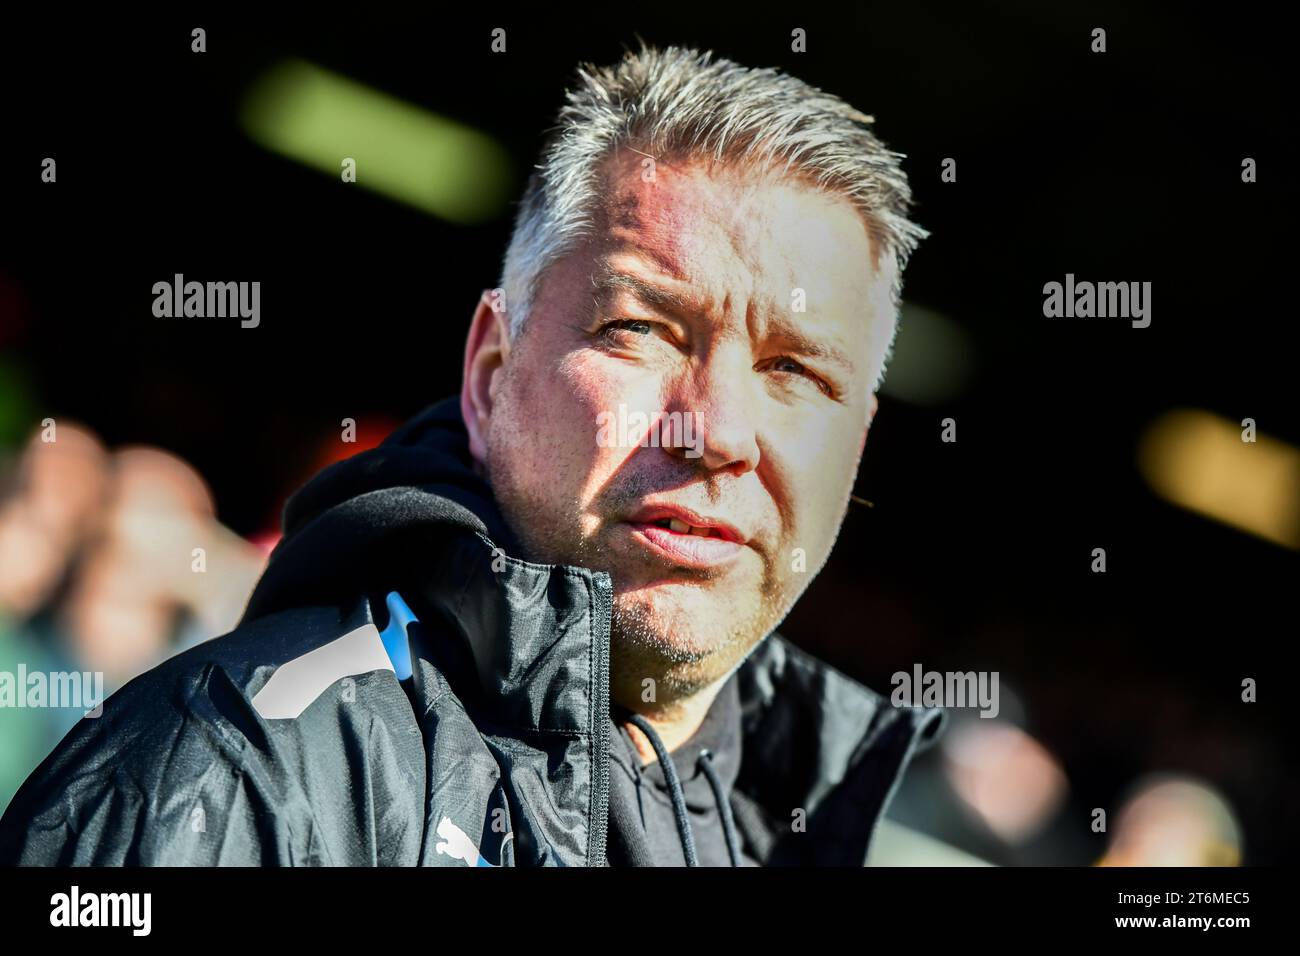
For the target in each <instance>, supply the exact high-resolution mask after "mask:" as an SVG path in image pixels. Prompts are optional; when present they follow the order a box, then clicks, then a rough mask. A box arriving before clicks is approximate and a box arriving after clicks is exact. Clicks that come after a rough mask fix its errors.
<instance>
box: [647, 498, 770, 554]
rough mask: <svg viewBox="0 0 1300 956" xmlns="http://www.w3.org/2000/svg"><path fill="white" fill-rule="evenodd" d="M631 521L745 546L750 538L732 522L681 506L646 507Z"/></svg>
mask: <svg viewBox="0 0 1300 956" xmlns="http://www.w3.org/2000/svg"><path fill="white" fill-rule="evenodd" d="M629 521H630V522H631V523H632V524H646V525H653V526H655V527H658V528H663V529H665V530H667V531H671V532H672V533H674V534H689V535H691V536H693V537H697V538H721V539H722V540H724V541H730V542H733V543H735V544H744V543H745V541H746V540H748V536H747V535H745V534H742V533H741V532H740V530H739V529H738V528H737V527H736V526H735V525H733V524H731V523H730V522H727V521H723V520H721V519H719V518H711V517H707V516H705V515H701V514H697V513H696V512H694V511H691V510H690V509H689V508H684V507H682V506H681V505H671V504H651V505H645V506H643V507H642V508H641V509H640V510H639V511H637V512H636V513H635V514H634V515H632V517H631V518H630V519H629Z"/></svg>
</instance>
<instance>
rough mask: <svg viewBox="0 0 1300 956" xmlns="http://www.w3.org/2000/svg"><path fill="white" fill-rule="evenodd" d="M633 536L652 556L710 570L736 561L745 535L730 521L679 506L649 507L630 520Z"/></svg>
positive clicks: (743, 545)
mask: <svg viewBox="0 0 1300 956" xmlns="http://www.w3.org/2000/svg"><path fill="white" fill-rule="evenodd" d="M627 525H628V527H630V528H631V529H632V537H633V539H634V540H635V541H636V543H638V544H640V545H641V546H642V547H644V548H645V549H646V550H647V551H649V552H650V553H652V554H653V555H655V556H657V557H659V558H661V559H663V560H666V561H668V562H670V563H672V564H676V565H680V566H685V567H691V568H699V569H710V568H718V567H721V566H724V565H726V564H729V563H731V562H732V561H735V560H736V559H737V558H738V557H739V556H740V554H741V552H742V551H743V550H744V547H745V540H746V538H745V536H744V535H742V533H741V532H740V531H739V530H737V528H736V527H735V526H734V525H732V524H729V523H728V522H725V521H721V520H719V519H716V518H709V517H705V516H703V515H699V514H696V513H695V512H693V511H691V510H690V509H688V508H682V507H679V506H676V505H650V506H647V507H644V508H642V509H641V510H640V511H638V512H637V513H636V514H635V515H633V516H632V518H631V519H629V520H628V521H627Z"/></svg>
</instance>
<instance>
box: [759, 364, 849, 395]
mask: <svg viewBox="0 0 1300 956" xmlns="http://www.w3.org/2000/svg"><path fill="white" fill-rule="evenodd" d="M768 367H769V368H770V369H771V370H772V371H774V372H782V373H784V374H786V375H798V376H801V377H803V378H806V379H808V381H810V382H812V383H813V384H814V385H816V386H817V387H818V388H819V389H821V390H822V392H823V393H825V394H826V395H829V396H831V397H832V398H833V397H834V395H835V390H834V389H832V388H831V386H830V385H829V384H828V383H827V382H826V380H825V379H823V378H822V377H821V376H820V375H818V374H817V373H816V372H814V371H812V370H811V369H809V368H807V367H805V366H803V365H801V364H799V363H798V362H796V361H795V360H794V359H792V358H790V356H788V355H782V356H781V357H780V358H776V359H773V360H772V362H771V364H770V365H769V366H768Z"/></svg>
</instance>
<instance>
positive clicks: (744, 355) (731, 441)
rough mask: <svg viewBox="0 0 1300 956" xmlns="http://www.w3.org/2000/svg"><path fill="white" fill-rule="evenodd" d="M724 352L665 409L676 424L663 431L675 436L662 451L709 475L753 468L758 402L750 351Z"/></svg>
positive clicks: (683, 383)
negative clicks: (672, 415) (678, 425)
mask: <svg viewBox="0 0 1300 956" xmlns="http://www.w3.org/2000/svg"><path fill="white" fill-rule="evenodd" d="M729 351H730V353H731V354H723V352H722V350H715V351H714V352H713V353H711V354H710V355H709V356H708V357H707V358H706V359H704V360H703V361H702V362H701V363H700V364H699V365H698V366H697V367H696V368H694V369H693V370H692V371H691V372H690V373H688V374H687V375H685V376H684V377H683V378H682V379H681V380H680V382H679V384H678V385H677V386H676V387H675V388H674V391H675V392H676V394H675V395H674V396H673V397H672V399H671V400H670V401H669V402H668V403H666V404H667V405H668V408H669V411H670V413H671V412H673V411H678V412H681V415H680V422H681V425H680V428H678V427H677V422H676V420H675V419H676V417H675V416H674V417H673V419H670V422H671V426H672V427H671V428H670V429H666V430H670V431H671V430H675V431H677V432H678V434H676V435H674V436H672V439H673V440H669V441H665V442H664V443H663V447H664V448H665V449H666V450H667V451H668V453H669V454H671V455H673V456H674V457H677V458H683V459H685V460H687V461H695V462H698V463H699V465H700V466H701V467H702V468H705V469H707V470H708V471H710V472H716V471H730V472H732V473H733V474H736V475H743V474H744V473H745V472H748V471H753V470H754V469H755V468H757V467H758V461H759V457H760V452H759V446H758V425H759V420H758V416H759V414H760V412H761V409H762V403H761V399H760V396H759V395H758V394H757V392H756V390H755V385H756V382H755V376H754V373H753V369H752V367H751V361H750V356H749V350H748V349H747V348H745V349H739V348H737V349H733V350H729Z"/></svg>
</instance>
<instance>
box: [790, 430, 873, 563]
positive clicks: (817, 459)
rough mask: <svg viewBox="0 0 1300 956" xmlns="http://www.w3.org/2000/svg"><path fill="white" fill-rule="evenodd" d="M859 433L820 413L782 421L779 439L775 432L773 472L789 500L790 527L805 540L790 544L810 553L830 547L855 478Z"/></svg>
mask: <svg viewBox="0 0 1300 956" xmlns="http://www.w3.org/2000/svg"><path fill="white" fill-rule="evenodd" d="M846 417H847V416H846ZM859 434H860V430H859V429H858V428H856V427H850V426H849V425H848V423H846V422H840V421H836V420H835V419H834V418H831V417H830V416H819V417H818V418H817V419H816V420H815V421H808V420H803V419H801V420H799V421H798V422H790V423H788V424H783V426H782V430H781V432H780V438H779V439H778V438H776V437H775V436H774V439H773V442H774V444H773V449H772V455H773V458H774V460H779V461H780V463H781V466H780V467H779V469H776V470H777V471H778V473H779V475H780V478H779V480H780V482H781V486H782V493H783V496H784V498H785V499H786V501H787V502H789V511H790V514H791V515H792V520H791V525H792V527H791V529H790V530H791V531H792V533H793V534H795V535H796V536H798V537H800V538H801V539H803V541H805V542H806V543H801V542H794V544H793V545H792V546H798V547H805V548H807V549H808V550H809V552H810V553H816V552H820V551H822V549H829V547H830V544H831V542H832V541H833V539H834V536H835V531H836V527H837V526H838V523H839V520H840V517H841V515H842V514H843V512H844V503H845V501H846V500H847V499H848V495H849V493H850V492H851V491H852V490H853V483H854V479H855V478H856V476H857V467H856V466H857V461H858V436H859ZM777 442H779V445H778V444H777Z"/></svg>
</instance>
